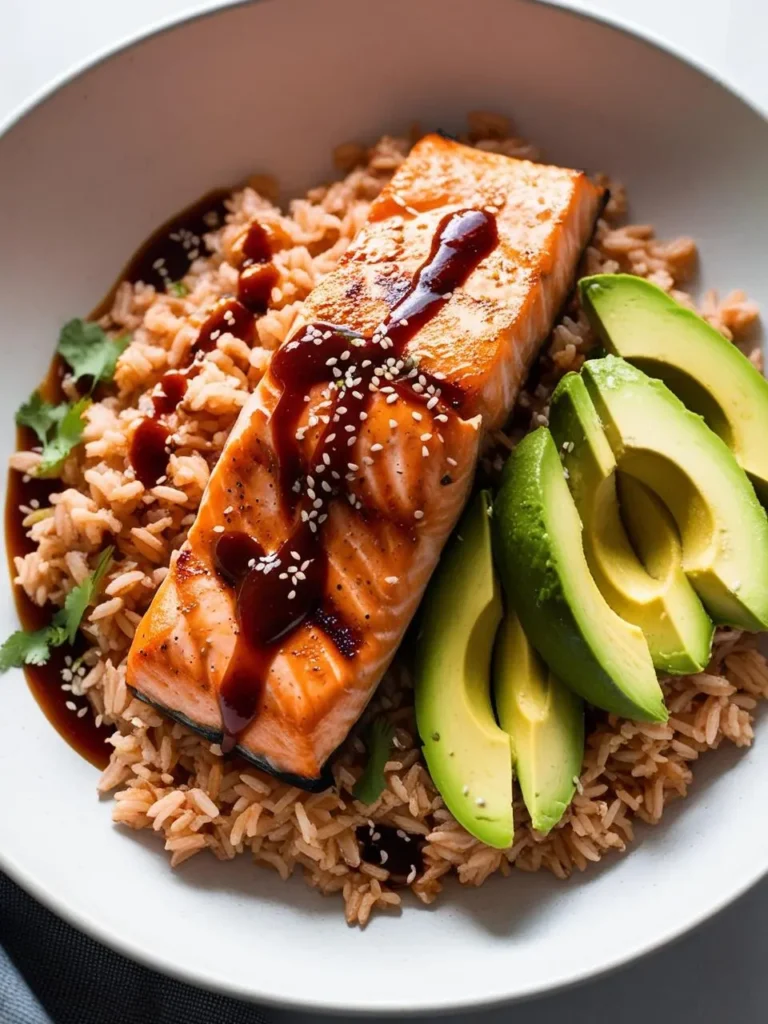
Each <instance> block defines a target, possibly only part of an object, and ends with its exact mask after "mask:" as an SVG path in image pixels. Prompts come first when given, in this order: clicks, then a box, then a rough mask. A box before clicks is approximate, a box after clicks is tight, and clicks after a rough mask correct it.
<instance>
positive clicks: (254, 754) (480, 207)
mask: <svg viewBox="0 0 768 1024" xmlns="http://www.w3.org/2000/svg"><path fill="white" fill-rule="evenodd" d="M602 201H603V195H602V192H601V190H600V189H599V188H598V187H596V186H595V185H593V184H592V183H591V182H590V181H589V179H588V178H587V177H586V176H585V175H584V174H582V173H580V172H577V171H571V170H566V169H563V168H559V167H549V166H543V165H538V164H533V163H530V162H527V161H521V160H514V159H511V158H508V157H504V156H498V155H495V154H490V153H485V152H482V151H479V150H475V149H471V148H468V147H465V146H462V145H460V144H458V143H455V142H452V141H449V140H447V139H444V138H442V137H439V136H427V137H426V138H424V139H422V140H421V142H419V143H418V144H417V145H416V146H415V147H414V148H413V150H412V152H411V154H410V156H409V157H408V158H407V159H406V161H405V162H404V163H403V164H402V166H401V167H400V169H399V170H398V171H397V173H396V174H395V176H394V177H393V179H392V181H391V183H390V184H389V185H388V186H387V187H386V188H385V189H384V191H383V192H382V193H381V195H380V196H379V198H378V199H376V200H375V201H374V202H373V204H372V205H371V208H370V212H369V218H368V221H367V223H366V224H365V225H364V227H363V228H362V230H361V231H360V233H359V234H358V236H357V238H356V239H355V241H354V242H353V243H352V245H351V246H350V247H349V249H348V251H347V253H346V255H345V256H344V257H343V258H342V260H341V262H340V264H339V266H338V268H337V269H336V270H335V271H334V272H333V273H331V274H329V275H328V276H327V277H326V278H325V279H324V280H323V281H322V282H321V283H320V284H319V285H318V286H317V287H316V288H315V290H314V291H313V292H312V293H311V294H310V296H309V297H308V299H307V301H306V303H305V309H304V322H303V323H302V324H300V325H298V326H297V327H296V329H295V330H294V332H293V334H292V335H291V337H290V338H289V339H288V341H287V342H286V343H285V344H284V346H283V348H282V349H281V350H280V352H279V353H278V354H277V356H275V357H274V358H273V362H272V365H271V366H270V368H269V369H268V370H267V372H266V374H265V376H264V377H263V378H262V380H261V382H260V384H259V386H258V387H257V389H256V390H255V391H254V393H253V394H252V395H251V397H250V398H249V400H248V402H247V403H246V405H245V406H244V408H243V410H242V412H241V414H240V416H239V418H238V421H237V423H236V425H235V427H234V428H233V430H232V433H231V435H230V437H229V439H228V440H227V443H226V446H225V448H224V450H223V452H222V455H221V457H220V459H219V462H218V463H217V465H216V467H215V469H214V470H213V472H212V474H211V477H210V481H209V484H208V488H207V490H206V493H205V495H204V497H203V501H202V503H201V506H200V510H199V513H198V516H197V519H196V521H195V523H194V524H193V526H192V528H191V529H190V531H189V535H188V537H187V540H186V541H185V543H184V545H183V547H182V548H181V550H180V551H179V552H178V553H177V555H176V556H175V557H174V558H173V559H172V562H171V566H170V570H169V573H168V576H167V577H166V579H165V580H164V582H163V584H162V586H161V587H160V589H159V591H158V593H157V595H156V597H155V599H154V601H153V603H152V605H151V607H150V608H149V610H148V612H147V613H146V615H145V616H144V618H143V620H142V622H141V624H140V626H139V629H138V630H137V633H136V636H135V638H134V642H133V645H132V647H131V652H130V655H129V661H128V681H129V685H131V686H132V687H133V688H134V689H135V690H136V692H137V693H138V694H139V695H140V696H142V697H144V698H145V699H147V700H149V701H151V702H152V703H154V704H156V705H158V706H159V707H161V708H164V709H165V710H166V711H168V713H170V714H172V715H174V716H176V717H177V718H179V719H181V720H183V721H185V722H187V723H189V724H190V725H192V726H193V727H194V728H197V729H199V730H201V731H204V732H206V733H207V734H209V735H210V736H211V737H217V738H218V737H221V736H222V735H223V734H224V735H225V737H226V736H227V735H229V736H230V739H231V740H232V741H235V740H236V742H237V749H238V750H239V751H240V752H241V753H242V754H244V755H245V756H246V757H248V758H250V759H251V760H253V761H254V762H255V763H256V764H258V765H260V766H261V767H264V768H266V769H268V770H270V771H274V772H277V773H279V774H283V775H285V776H287V777H290V778H291V779H292V780H294V781H297V782H298V783H299V784H302V785H305V786H307V787H311V786H313V785H322V784H324V783H323V774H322V773H323V766H324V765H325V764H326V762H327V760H328V757H329V755H330V754H331V753H332V752H333V751H334V750H335V749H336V748H337V747H338V746H339V744H340V743H341V742H342V741H343V740H344V738H345V737H346V735H347V734H348V732H349V730H350V728H351V727H352V725H353V724H354V723H355V721H356V720H357V718H358V717H359V716H360V714H361V712H362V711H363V709H364V708H365V705H366V704H367V702H368V700H369V699H370V697H371V695H372V694H373V692H374V690H375V688H376V685H377V684H378V682H379V680H380V679H381V677H382V675H383V673H384V672H385V670H386V668H387V666H388V664H389V662H390V661H391V659H392V657H393V655H394V653H395V651H396V649H397V646H398V644H399V643H400V640H401V638H402V636H403V633H404V631H405V629H406V628H407V626H408V623H409V622H410V620H411V618H412V616H413V614H414V612H415V611H416V608H417V606H418V603H419V601H420V599H421V596H422V594H423V592H424V589H425V587H426V585H427V582H428V581H429V577H430V575H431V573H432V571H433V570H434V568H435V566H436V564H437V561H438V559H439V556H440V552H441V549H442V547H443V544H444V543H445V541H446V539H447V537H448V535H449V534H450V532H451V529H452V528H453V526H454V524H455V522H456V520H457V519H458V516H459V514H460V512H461V510H462V508H463V506H464V503H465V502H466V499H467V497H468V495H469V491H470V489H471V485H472V479H473V475H474V469H475V464H476V461H477V456H478V452H479V448H480V444H481V442H482V437H483V434H484V432H485V431H487V430H489V429H492V428H494V427H497V426H500V425H501V424H503V422H504V421H505V419H506V418H507V416H508V414H509V412H510V410H511V408H512V405H513V403H514V400H515V397H516V394H517V392H518V390H519V388H520V386H521V384H522V382H523V381H524V379H525V376H526V374H527V371H528V368H529V367H530V364H531V362H532V360H533V358H534V357H535V355H536V353H537V351H538V349H539V347H540V345H541V344H542V342H543V341H544V340H545V338H546V337H547V335H548V333H549V331H550V330H551V327H552V324H553V322H554V320H555V318H556V315H557V313H558V311H559V309H560V307H561V306H562V304H563V302H564V300H565V298H566V296H567V294H568V291H569V289H570V287H571V284H572V282H573V280H574V277H575V273H576V266H577V263H578V260H579V257H580V254H581V252H582V250H583V248H584V246H585V245H586V243H587V241H588V240H589V237H590V235H591V233H592V229H593V226H594V222H595V220H596V217H597V215H598V213H599V211H600V209H601V205H602ZM462 261H463V262H462ZM459 263H461V266H459ZM446 282H448V284H446ZM422 299H423V301H422ZM313 346H321V347H319V348H317V349H315V348H313ZM291 350H293V352H292V351H291ZM321 352H322V355H323V357H325V355H326V354H327V352H332V355H331V356H330V357H329V359H327V360H326V359H325V358H323V360H322V367H323V374H324V376H323V375H321V376H319V377H318V376H317V374H316V373H315V375H314V376H313V375H312V373H309V372H308V371H307V372H305V373H302V374H301V381H302V386H301V388H300V391H299V392H296V395H294V396H292V395H291V394H289V390H290V388H289V383H288V376H287V373H288V370H287V367H289V366H293V367H294V369H293V370H292V371H291V372H292V373H293V374H294V375H295V374H296V370H295V366H299V368H301V366H302V365H304V364H302V362H301V361H302V360H304V362H305V364H306V366H307V367H310V366H313V365H314V364H313V363H312V360H313V359H314V360H315V362H317V361H318V360H319V354H320V353H321ZM374 352H375V353H376V354H375V355H374ZM313 353H314V355H313ZM291 360H292V362H291ZM326 367H327V369H326ZM349 369H351V370H352V371H353V373H352V374H351V375H349V374H347V371H348V370H349ZM342 371H343V372H342ZM313 373H314V371H313ZM345 374H346V376H345ZM355 374H357V376H355ZM350 376H351V379H349V378H350ZM361 382H362V383H361ZM361 388H362V390H361ZM345 389H346V390H345ZM293 398H296V399H297V402H298V404H297V405H296V408H295V410H294V411H293V412H292V418H291V419H290V424H289V425H290V430H289V438H290V444H291V446H292V447H291V448H286V446H285V440H284V437H283V435H284V434H285V431H286V427H285V422H287V421H286V414H285V409H286V406H287V405H289V404H290V402H291V401H293ZM289 400H290V401H289ZM355 402H357V403H358V404H357V406H354V408H353V405H354V403H355ZM294 404H296V403H294ZM348 407H349V408H348ZM358 408H359V410H360V414H359V417H358V416H357V413H356V410H357V409H358ZM353 412H354V413H355V422H354V424H352V423H350V422H346V421H345V416H346V418H347V420H348V419H349V416H350V415H351V414H352V413H353ZM336 424H338V427H337V426H336ZM343 430H344V431H349V433H348V434H344V435H343V440H344V456H343V460H344V461H343V471H342V463H341V462H340V461H339V458H340V456H339V445H340V443H341V440H342V431H343ZM281 432H282V433H281ZM333 445H335V449H333V450H334V451H335V452H336V454H335V455H333V456H332V457H329V456H328V454H327V453H328V452H329V451H332V446H333ZM334 460H335V461H334ZM294 462H295V467H294V468H295V470H296V472H295V474H294V476H295V481H294V479H293V476H291V475H290V474H288V476H286V466H293V463H294ZM337 470H339V472H337ZM323 471H326V472H325V475H323ZM292 492H295V495H296V496H295V497H294V496H293V493H292ZM313 517H314V518H313ZM313 523H314V526H313V525H312V524H313ZM224 536H227V537H235V538H239V539H240V541H239V542H240V543H241V544H243V543H246V542H247V544H249V545H252V548H253V552H254V557H253V558H252V559H250V560H249V561H248V573H249V576H248V579H247V581H246V582H244V583H243V582H241V583H236V582H235V581H234V580H233V578H232V577H231V576H230V575H228V570H227V567H226V564H225V562H226V560H225V559H223V558H222V543H223V541H222V537H224ZM300 543H301V544H304V545H305V547H304V548H301V550H294V548H300ZM306 545H310V546H309V547H307V546H306ZM313 545H314V546H313ZM308 553H309V554H308ZM320 554H322V564H323V573H322V576H319V575H317V572H316V570H317V566H319V564H320V561H321V558H320ZM294 556H295V557H294ZM305 556H306V557H305ZM275 563H279V564H275ZM313 566H314V568H313ZM313 572H315V574H316V575H315V577H313V576H312V574H313ZM312 579H314V584H313V585H314V586H315V588H316V597H317V601H316V604H317V608H316V609H314V608H308V609H307V610H306V614H303V615H301V616H298V615H297V618H296V621H295V622H293V621H292V620H291V619H290V615H287V613H286V612H285V609H283V611H282V612H281V614H282V615H283V618H284V619H285V622H286V623H287V622H290V623H291V626H290V629H285V630H283V631H282V632H280V629H277V630H276V631H275V630H273V631H272V633H271V634H270V635H269V640H268V642H267V641H264V642H261V641H260V645H257V647H256V648H254V649H256V650H257V654H258V658H253V657H251V658H250V660H248V659H247V658H246V659H245V660H243V649H244V644H245V641H246V637H245V634H246V633H247V632H248V631H249V630H251V631H252V632H254V631H255V632H257V633H258V632H259V631H260V630H261V629H262V625H263V621H265V620H268V619H269V618H270V616H271V615H272V614H273V609H272V603H273V602H272V600H271V591H270V586H273V589H274V592H275V593H277V592H279V593H280V594H281V595H282V598H281V600H282V601H283V604H284V605H285V608H287V609H289V610H290V609H291V608H293V607H296V608H298V607H299V605H300V604H301V600H302V597H301V595H302V586H305V587H306V586H309V584H310V582H311V580H312ZM249 587H251V588H252V589H253V588H254V587H255V589H253V593H254V594H258V595H259V597H258V601H260V602H261V605H260V607H261V609H262V611H263V614H262V615H261V616H260V614H259V608H258V607H257V608H255V609H251V612H250V613H249V614H250V617H248V616H246V615H245V613H244V604H243V593H244V590H247V589H248V588H249ZM281 588H282V589H281ZM288 588H290V589H288ZM314 593H315V592H314V591H313V594H314ZM313 600H314V598H313ZM291 601H295V605H292V604H290V603H289V602H291ZM257 603H258V602H257ZM286 615H287V617H286ZM281 621H282V620H281ZM249 622H250V623H251V625H250V626H249V625H248V623H249ZM264 629H266V627H264ZM267 632H269V631H268V630H267ZM265 635H266V633H265ZM249 673H250V675H249ZM257 676H258V677H259V678H256V677H257ZM262 676H263V678H261V677H262ZM251 677H253V678H251ZM233 679H235V681H236V682H237V683H238V686H239V687H240V689H242V688H243V686H244V685H250V684H249V679H250V683H251V684H252V685H253V688H254V694H256V695H257V696H254V698H253V699H254V701H255V703H254V706H253V708H252V709H251V710H249V712H248V714H247V715H244V716H243V717H242V722H241V727H239V728H238V730H237V733H236V736H235V735H231V733H232V730H230V731H229V734H228V733H227V729H226V728H223V726H226V713H225V715H224V717H223V715H222V708H224V710H225V712H226V709H227V707H228V703H227V701H228V699H229V698H227V697H226V694H227V693H228V692H229V689H231V688H232V685H233Z"/></svg>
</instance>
